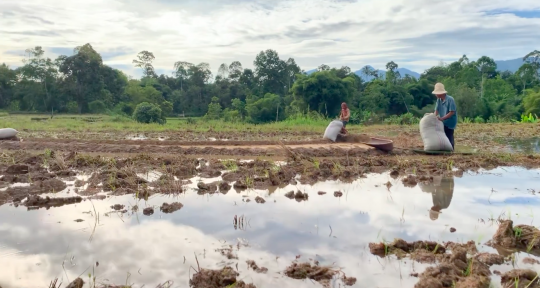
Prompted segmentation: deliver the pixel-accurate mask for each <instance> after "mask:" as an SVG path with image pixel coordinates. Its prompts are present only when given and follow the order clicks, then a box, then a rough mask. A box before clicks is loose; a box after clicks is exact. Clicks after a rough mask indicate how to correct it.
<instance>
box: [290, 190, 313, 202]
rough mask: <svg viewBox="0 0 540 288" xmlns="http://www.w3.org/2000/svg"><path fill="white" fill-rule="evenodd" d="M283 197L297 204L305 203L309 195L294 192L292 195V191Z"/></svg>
mask: <svg viewBox="0 0 540 288" xmlns="http://www.w3.org/2000/svg"><path fill="white" fill-rule="evenodd" d="M285 197H287V198H289V199H294V200H296V201H298V202H302V201H307V200H308V199H309V195H308V194H307V193H302V192H300V191H296V193H294V191H289V192H287V193H285Z"/></svg>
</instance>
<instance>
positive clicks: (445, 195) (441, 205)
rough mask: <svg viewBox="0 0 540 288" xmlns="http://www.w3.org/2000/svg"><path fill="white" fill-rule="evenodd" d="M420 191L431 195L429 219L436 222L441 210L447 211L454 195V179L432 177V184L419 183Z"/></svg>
mask: <svg viewBox="0 0 540 288" xmlns="http://www.w3.org/2000/svg"><path fill="white" fill-rule="evenodd" d="M418 185H419V186H420V189H422V191H424V192H427V193H431V199H432V200H433V207H431V209H430V210H429V218H431V220H437V219H438V218H439V214H440V213H441V210H442V209H447V208H448V207H449V206H450V202H452V195H454V177H447V178H443V177H442V176H437V177H433V182H432V183H419V184H418Z"/></svg>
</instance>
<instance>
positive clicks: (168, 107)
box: [160, 101, 173, 116]
mask: <svg viewBox="0 0 540 288" xmlns="http://www.w3.org/2000/svg"><path fill="white" fill-rule="evenodd" d="M160 108H161V111H163V115H164V116H171V114H172V112H173V104H172V103H171V102H169V101H163V103H161V105H160Z"/></svg>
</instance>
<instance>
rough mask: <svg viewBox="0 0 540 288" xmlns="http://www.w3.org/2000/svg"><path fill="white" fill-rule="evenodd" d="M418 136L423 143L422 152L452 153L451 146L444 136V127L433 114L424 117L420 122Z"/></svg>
mask: <svg viewBox="0 0 540 288" xmlns="http://www.w3.org/2000/svg"><path fill="white" fill-rule="evenodd" d="M420 135H422V141H423V142H424V151H452V150H453V149H452V144H450V140H448V137H446V134H444V125H443V123H442V121H439V119H437V116H435V114H433V113H429V114H426V115H424V117H423V118H422V120H420Z"/></svg>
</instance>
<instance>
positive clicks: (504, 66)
mask: <svg viewBox="0 0 540 288" xmlns="http://www.w3.org/2000/svg"><path fill="white" fill-rule="evenodd" d="M495 63H496V64H497V71H506V70H508V71H510V72H513V73H514V72H516V71H517V70H518V69H519V67H521V65H523V59H522V58H518V59H512V60H499V61H495ZM367 66H368V67H370V68H371V69H373V70H376V69H375V68H373V67H372V66H370V65H367ZM364 67H365V66H364ZM377 71H378V73H379V75H380V77H382V78H384V76H385V75H386V71H385V70H377ZM397 71H398V72H399V74H400V75H401V77H405V75H410V76H411V77H414V78H417V79H418V78H420V73H418V72H415V71H412V70H409V69H407V68H398V69H397ZM313 72H317V69H312V70H309V71H306V73H307V74H308V75H309V74H311V73H313ZM354 74H356V75H358V76H359V77H360V78H362V79H363V80H364V81H370V80H373V76H367V77H366V75H364V74H363V73H362V69H360V70H357V71H354Z"/></svg>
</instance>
